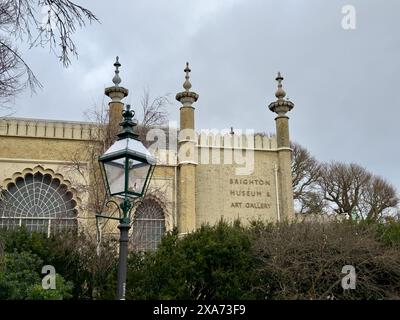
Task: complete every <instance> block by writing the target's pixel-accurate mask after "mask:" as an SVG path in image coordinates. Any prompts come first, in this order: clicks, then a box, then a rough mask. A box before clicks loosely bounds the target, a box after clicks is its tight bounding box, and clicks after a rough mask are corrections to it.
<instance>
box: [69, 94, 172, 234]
mask: <svg viewBox="0 0 400 320" xmlns="http://www.w3.org/2000/svg"><path fill="white" fill-rule="evenodd" d="M168 103H169V100H168V98H167V97H166V96H165V97H162V96H160V97H156V98H155V99H151V98H150V94H149V92H148V91H146V90H145V91H144V95H143V98H142V110H141V114H139V116H140V118H139V121H138V125H137V126H136V127H135V130H136V131H137V133H138V134H139V138H140V139H141V141H142V142H143V143H144V144H146V142H147V145H148V144H149V143H150V142H149V141H147V140H146V134H147V132H148V131H149V129H150V128H151V127H155V126H158V125H162V124H165V123H166V122H167V111H166V104H168ZM85 116H86V118H87V120H88V121H89V122H90V123H91V127H92V129H91V130H90V133H89V134H90V138H89V140H88V141H87V142H86V143H85V144H84V145H83V146H82V148H79V149H78V150H76V152H75V154H73V155H71V161H72V163H73V164H72V166H70V167H69V168H66V169H67V170H69V171H70V172H71V177H74V176H76V175H77V176H78V177H79V179H76V180H75V181H71V182H72V183H73V185H74V187H75V188H76V189H77V190H78V192H79V193H81V194H85V195H86V198H87V199H88V201H87V203H86V204H85V206H84V207H83V209H84V210H85V211H87V212H89V213H90V214H104V213H105V212H107V214H108V215H111V216H117V215H118V210H117V208H115V207H113V206H108V207H106V200H107V195H106V192H105V189H104V182H103V177H102V173H101V170H100V166H99V164H98V157H99V156H100V155H101V154H103V153H104V152H105V151H106V150H107V149H108V148H109V147H110V146H111V145H112V143H114V141H115V139H116V132H113V128H112V127H111V126H109V125H108V123H109V119H108V110H107V109H106V107H105V106H104V103H102V105H101V107H96V106H94V107H92V108H91V109H89V110H88V111H86V112H85ZM82 159H85V162H87V163H88V164H89V166H88V167H87V166H85V165H83V164H82ZM71 180H73V178H71ZM79 181H80V182H79ZM164 193H165V192H164V191H163V187H162V186H159V187H154V188H151V189H149V192H148V195H149V196H154V197H157V199H159V201H165V198H164V197H163V196H162V195H163V194H164ZM164 205H166V204H165V203H164ZM102 220H104V221H101V223H100V225H98V229H99V230H98V231H99V233H101V234H105V233H106V232H104V231H105V230H106V229H108V226H109V225H110V223H109V220H105V219H102Z"/></svg>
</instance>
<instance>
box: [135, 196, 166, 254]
mask: <svg viewBox="0 0 400 320" xmlns="http://www.w3.org/2000/svg"><path fill="white" fill-rule="evenodd" d="M165 230H166V228H165V212H164V209H163V207H162V206H161V205H160V203H159V202H158V201H157V200H155V199H153V198H148V199H144V200H143V201H141V203H140V204H139V205H138V207H137V208H136V210H135V214H134V220H133V223H132V238H131V244H132V247H133V249H134V250H135V251H149V250H156V249H157V247H158V244H159V243H160V240H161V237H162V235H163V234H164V233H165Z"/></svg>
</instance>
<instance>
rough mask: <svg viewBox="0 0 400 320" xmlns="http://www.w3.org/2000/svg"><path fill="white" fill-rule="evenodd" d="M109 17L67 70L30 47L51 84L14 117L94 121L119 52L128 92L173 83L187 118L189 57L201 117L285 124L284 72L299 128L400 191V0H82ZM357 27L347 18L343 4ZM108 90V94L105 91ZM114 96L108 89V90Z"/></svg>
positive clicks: (80, 42)
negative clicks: (277, 115)
mask: <svg viewBox="0 0 400 320" xmlns="http://www.w3.org/2000/svg"><path fill="white" fill-rule="evenodd" d="M78 3H81V4H83V5H84V6H86V7H88V8H89V9H91V10H92V11H93V12H94V13H95V14H96V15H97V16H98V18H99V19H100V21H101V23H100V24H92V25H90V26H89V27H87V28H85V29H83V30H80V31H78V32H77V33H76V35H75V40H76V45H77V46H78V51H79V59H78V60H75V59H73V60H72V66H71V67H70V68H68V69H64V68H63V67H62V65H61V64H60V63H59V62H58V60H57V58H56V57H55V56H54V55H52V54H50V53H48V50H46V49H39V48H38V49H33V50H30V51H27V52H25V53H24V54H25V58H26V60H27V61H28V62H29V63H30V66H31V67H32V69H33V70H34V71H35V72H36V74H37V76H38V78H39V80H40V81H41V82H42V84H43V85H44V88H43V90H40V91H38V93H37V94H36V95H34V96H31V95H30V94H29V93H26V94H23V95H21V96H20V97H19V98H18V99H17V100H16V102H15V106H14V108H15V111H16V112H15V114H14V115H15V116H18V117H34V118H48V119H66V120H84V116H83V113H84V111H85V110H87V109H88V108H90V107H91V106H93V105H94V104H97V105H101V103H102V101H103V91H104V88H105V87H107V86H110V85H111V84H112V83H111V79H112V77H113V66H112V64H113V63H114V59H115V56H116V55H119V56H120V62H121V63H122V67H121V73H120V76H121V78H122V83H121V85H123V86H125V87H126V88H128V89H129V90H130V95H129V97H128V98H127V99H126V100H125V101H126V102H128V103H131V104H132V105H133V107H135V106H138V105H139V101H140V97H141V95H142V92H143V89H144V88H148V89H149V90H150V92H151V94H153V95H163V94H166V93H169V94H171V100H172V101H173V102H174V103H173V104H172V105H171V106H169V116H170V119H171V120H178V110H179V103H178V102H176V101H174V97H175V94H176V92H179V91H182V83H183V80H184V73H183V69H184V66H185V62H186V61H189V62H190V65H191V69H192V73H191V82H192V85H193V87H192V89H193V91H195V92H197V93H198V94H199V95H200V98H199V100H198V102H197V104H196V127H197V128H198V129H200V128H208V129H212V128H229V127H230V126H233V127H234V128H242V129H248V128H253V129H254V130H256V131H266V132H274V130H275V123H274V114H273V113H271V112H270V111H269V110H268V108H267V106H268V104H269V103H270V102H271V101H273V100H274V99H275V97H274V92H275V89H276V82H275V80H274V79H275V77H276V73H277V71H281V72H282V74H283V76H284V77H285V80H284V88H285V90H286V92H287V94H288V97H289V98H290V100H291V101H293V102H294V103H295V108H294V109H293V110H292V112H290V114H289V116H290V133H291V138H292V140H294V141H297V142H299V143H301V144H302V145H304V146H305V147H307V148H308V149H309V150H310V152H311V153H312V154H314V155H315V156H316V157H317V158H318V159H319V160H322V161H331V160H338V161H344V162H356V163H359V164H361V165H363V166H365V167H367V168H368V169H369V170H371V171H372V172H374V173H376V174H379V175H382V176H384V177H385V178H387V179H388V180H389V181H391V182H392V183H394V184H395V185H396V187H397V189H398V190H400V170H399V166H400V148H399V147H398V141H399V134H398V132H399V129H398V128H399V116H400V95H399V79H398V76H399V74H400V41H399V30H400V19H399V18H400V1H398V0H385V1H382V0H360V1H356V0H345V1H338V0H329V1H326V0H279V1H271V0H190V1H187V0H185V1H184V0H169V1H165V0H158V1H149V0H141V1H139V0H135V1H126V0H124V1H123V0H113V1H112V2H110V1H105V0H98V1H79V2H78ZM345 5H353V6H354V8H355V9H356V18H357V20H356V29H355V30H344V29H343V28H342V23H341V22H342V18H343V14H342V7H343V6H345ZM106 99H108V98H106ZM104 101H105V102H108V100H104Z"/></svg>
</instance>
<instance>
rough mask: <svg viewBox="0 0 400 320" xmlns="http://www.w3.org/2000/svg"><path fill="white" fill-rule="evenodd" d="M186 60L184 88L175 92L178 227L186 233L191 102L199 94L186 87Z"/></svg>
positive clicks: (193, 158)
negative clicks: (177, 129)
mask: <svg viewBox="0 0 400 320" xmlns="http://www.w3.org/2000/svg"><path fill="white" fill-rule="evenodd" d="M190 71H191V70H190V68H189V63H188V62H186V68H185V69H184V72H185V73H186V76H185V82H184V83H183V88H184V89H185V91H183V92H179V93H178V94H177V95H176V100H178V101H179V102H180V103H182V107H181V108H180V130H179V134H178V203H177V205H178V229H179V231H180V232H181V233H188V232H191V231H194V230H195V229H196V197H195V193H196V165H197V154H196V152H197V150H196V144H197V141H196V134H195V126H194V110H195V108H194V107H193V103H194V102H196V101H197V99H198V98H199V95H198V94H197V93H195V92H192V91H189V90H190V89H191V87H192V84H191V83H190V81H189V73H190Z"/></svg>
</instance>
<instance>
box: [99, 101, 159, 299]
mask: <svg viewBox="0 0 400 320" xmlns="http://www.w3.org/2000/svg"><path fill="white" fill-rule="evenodd" d="M134 114H135V112H134V111H131V107H130V105H127V106H126V109H125V110H124V111H123V112H122V115H123V117H124V120H123V121H122V122H121V123H120V125H121V126H122V128H123V129H122V132H121V133H119V134H118V140H117V141H116V142H115V143H114V144H113V145H112V146H111V147H110V148H109V149H108V150H107V151H106V152H105V153H104V154H103V155H102V156H100V157H99V163H100V167H101V171H102V173H103V180H104V183H105V187H106V191H107V194H108V196H109V197H117V198H119V199H121V200H122V202H121V203H120V204H119V206H118V209H119V212H120V215H119V218H114V217H107V216H102V215H97V216H98V217H105V218H111V219H116V220H118V221H119V225H118V229H119V230H120V239H119V263H118V289H117V299H118V300H123V299H125V286H126V262H127V256H128V238H129V236H128V233H129V229H130V228H131V226H130V222H131V218H130V214H131V210H132V207H133V205H132V203H133V202H134V201H135V200H136V199H138V198H140V197H143V196H144V194H145V193H146V190H147V187H148V185H149V182H150V179H151V176H152V174H153V171H154V166H155V163H156V160H155V158H154V157H153V156H152V155H151V154H150V152H149V151H148V150H147V149H146V147H145V146H144V145H143V144H142V142H140V141H139V139H138V135H137V134H136V133H135V132H134V127H135V126H136V123H135V122H134V121H133V120H132V119H133V116H134ZM108 202H112V203H114V204H116V202H115V201H113V200H109V201H108ZM117 205H118V204H117ZM121 211H122V214H121Z"/></svg>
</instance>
